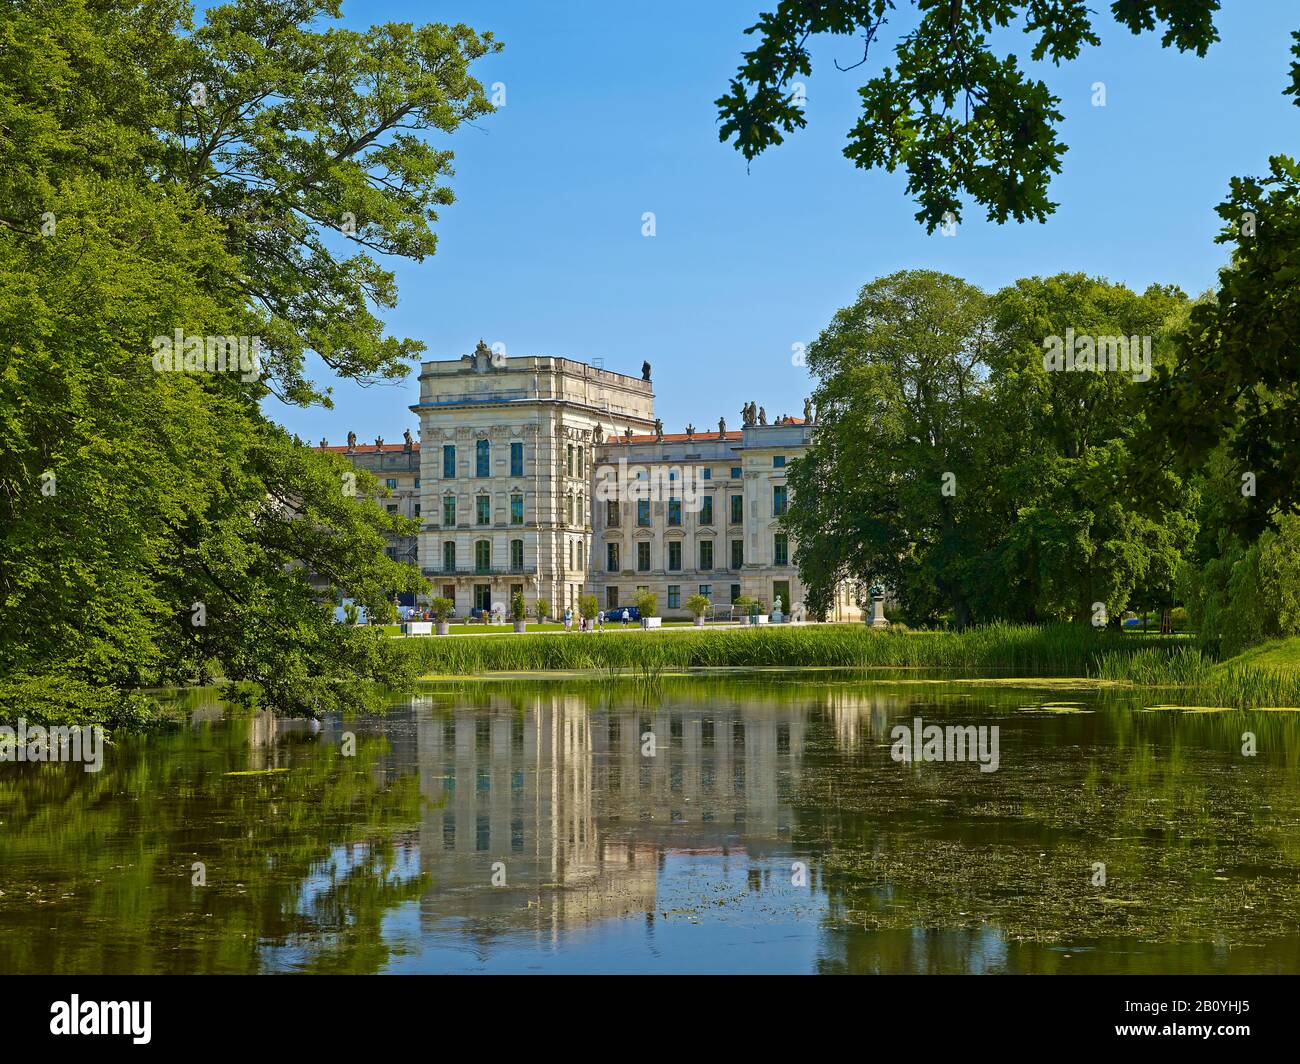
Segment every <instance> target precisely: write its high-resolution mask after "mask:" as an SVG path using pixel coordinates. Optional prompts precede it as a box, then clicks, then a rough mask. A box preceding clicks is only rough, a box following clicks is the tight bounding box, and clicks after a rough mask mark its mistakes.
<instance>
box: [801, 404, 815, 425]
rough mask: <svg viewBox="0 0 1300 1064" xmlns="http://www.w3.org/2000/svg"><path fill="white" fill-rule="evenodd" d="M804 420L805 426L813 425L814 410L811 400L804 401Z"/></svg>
mask: <svg viewBox="0 0 1300 1064" xmlns="http://www.w3.org/2000/svg"><path fill="white" fill-rule="evenodd" d="M803 420H804V424H805V425H811V424H812V423H813V409H812V400H811V399H805V400H804V401H803Z"/></svg>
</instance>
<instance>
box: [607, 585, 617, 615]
mask: <svg viewBox="0 0 1300 1064" xmlns="http://www.w3.org/2000/svg"><path fill="white" fill-rule="evenodd" d="M617 608H618V588H616V587H607V588H605V609H606V610H613V609H617Z"/></svg>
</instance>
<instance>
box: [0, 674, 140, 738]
mask: <svg viewBox="0 0 1300 1064" xmlns="http://www.w3.org/2000/svg"><path fill="white" fill-rule="evenodd" d="M161 712H162V711H161V707H160V706H159V705H158V703H157V702H155V701H154V700H153V699H152V698H148V697H146V696H145V695H141V694H124V693H122V692H120V691H118V690H116V689H114V688H111V687H100V686H97V685H95V684H89V683H86V682H84V681H82V680H77V679H73V678H72V677H70V676H60V675H57V674H55V675H50V676H26V675H21V674H20V675H15V676H7V677H4V678H2V679H0V724H13V723H14V722H15V721H17V720H18V719H19V718H22V719H23V720H26V721H27V723H28V724H41V725H47V726H48V725H54V726H60V725H65V724H66V725H79V726H81V725H92V724H99V725H102V726H104V727H105V728H116V727H127V728H140V727H145V726H148V725H150V724H153V723H156V722H157V721H158V720H159V719H160V717H161Z"/></svg>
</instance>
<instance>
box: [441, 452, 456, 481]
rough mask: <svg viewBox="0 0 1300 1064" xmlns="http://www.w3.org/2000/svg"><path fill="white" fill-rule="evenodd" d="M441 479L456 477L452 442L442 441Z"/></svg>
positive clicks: (453, 478)
mask: <svg viewBox="0 0 1300 1064" xmlns="http://www.w3.org/2000/svg"><path fill="white" fill-rule="evenodd" d="M442 479H443V480H455V479H456V445H455V444H454V443H444V444H443V445H442Z"/></svg>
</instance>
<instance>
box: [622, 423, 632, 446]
mask: <svg viewBox="0 0 1300 1064" xmlns="http://www.w3.org/2000/svg"><path fill="white" fill-rule="evenodd" d="M623 439H624V440H625V441H626V442H627V443H631V442H632V426H631V425H628V426H627V428H625V429H624V430H623Z"/></svg>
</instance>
